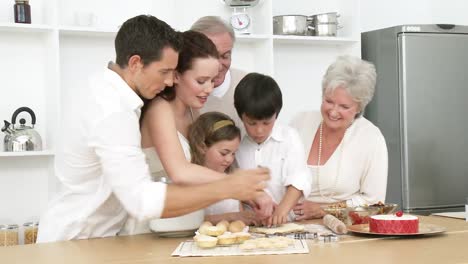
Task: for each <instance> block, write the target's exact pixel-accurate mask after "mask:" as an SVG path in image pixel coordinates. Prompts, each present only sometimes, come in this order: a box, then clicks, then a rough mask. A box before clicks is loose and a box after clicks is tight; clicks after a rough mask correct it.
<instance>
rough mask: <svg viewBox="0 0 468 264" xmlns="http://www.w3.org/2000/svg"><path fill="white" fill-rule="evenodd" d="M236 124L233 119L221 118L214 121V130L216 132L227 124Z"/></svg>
mask: <svg viewBox="0 0 468 264" xmlns="http://www.w3.org/2000/svg"><path fill="white" fill-rule="evenodd" d="M233 125H234V122H232V121H231V120H226V119H225V120H220V121H217V122H216V123H214V125H213V132H215V131H216V130H218V129H220V128H223V127H225V126H233Z"/></svg>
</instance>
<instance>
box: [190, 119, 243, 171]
mask: <svg viewBox="0 0 468 264" xmlns="http://www.w3.org/2000/svg"><path fill="white" fill-rule="evenodd" d="M235 138H239V139H240V138H241V133H240V129H239V128H238V127H237V126H236V124H235V123H234V120H232V119H231V118H230V117H229V116H228V115H225V114H223V113H220V112H206V113H204V114H202V115H200V116H199V117H198V118H197V120H195V122H193V124H192V125H191V126H190V127H189V132H188V141H189V144H190V153H191V155H192V163H194V164H198V165H203V164H204V163H205V154H204V151H203V149H206V148H209V147H211V146H212V145H214V144H216V143H217V142H219V141H222V140H233V139H235ZM230 169H231V167H229V168H228V171H229V170H230Z"/></svg>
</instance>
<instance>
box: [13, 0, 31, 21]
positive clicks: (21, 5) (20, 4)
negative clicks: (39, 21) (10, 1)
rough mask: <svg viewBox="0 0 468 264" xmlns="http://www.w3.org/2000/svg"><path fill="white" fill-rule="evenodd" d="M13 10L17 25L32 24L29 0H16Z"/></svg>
mask: <svg viewBox="0 0 468 264" xmlns="http://www.w3.org/2000/svg"><path fill="white" fill-rule="evenodd" d="M13 10H14V12H15V23H24V24H31V6H30V5H29V0H15V5H14V6H13Z"/></svg>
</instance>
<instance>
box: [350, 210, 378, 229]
mask: <svg viewBox="0 0 468 264" xmlns="http://www.w3.org/2000/svg"><path fill="white" fill-rule="evenodd" d="M377 214H379V208H377V207H371V206H356V207H348V208H347V210H346V216H347V218H346V222H345V223H346V224H347V225H360V224H368V223H369V219H370V217H371V216H372V215H377Z"/></svg>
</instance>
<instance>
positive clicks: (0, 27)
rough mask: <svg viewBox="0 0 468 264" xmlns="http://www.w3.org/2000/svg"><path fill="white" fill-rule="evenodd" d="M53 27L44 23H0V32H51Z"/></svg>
mask: <svg viewBox="0 0 468 264" xmlns="http://www.w3.org/2000/svg"><path fill="white" fill-rule="evenodd" d="M52 30H53V27H52V26H50V25H46V24H20V23H0V32H39V33H42V32H51V31H52Z"/></svg>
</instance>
